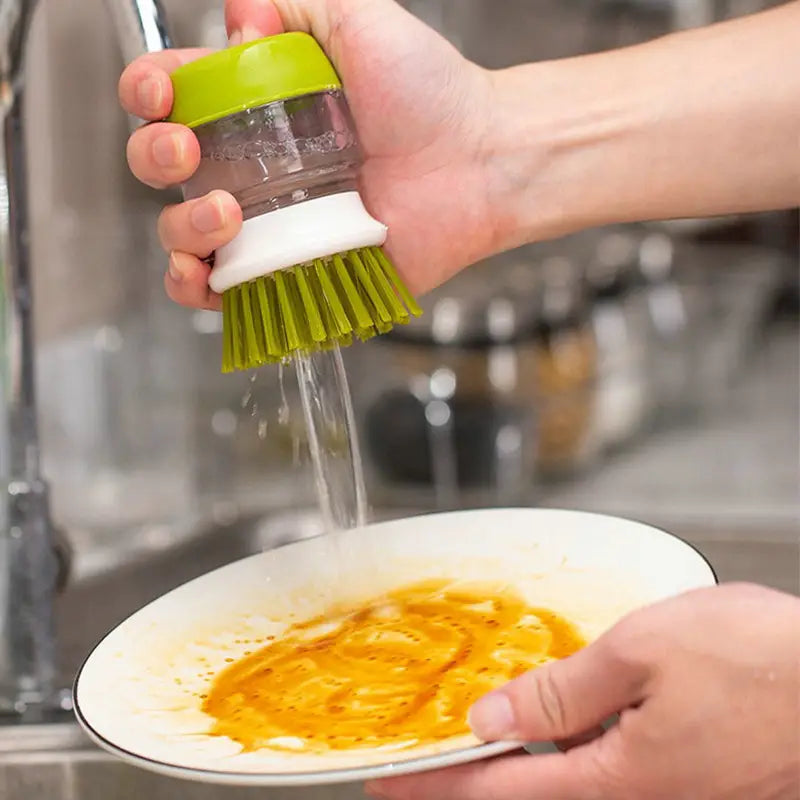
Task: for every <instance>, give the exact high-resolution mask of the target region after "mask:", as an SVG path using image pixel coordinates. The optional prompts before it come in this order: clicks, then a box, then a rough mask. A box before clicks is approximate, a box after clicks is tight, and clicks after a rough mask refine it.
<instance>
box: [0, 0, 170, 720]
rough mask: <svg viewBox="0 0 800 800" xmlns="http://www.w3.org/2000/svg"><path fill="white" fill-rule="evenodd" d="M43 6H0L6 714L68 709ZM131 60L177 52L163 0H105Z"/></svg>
mask: <svg viewBox="0 0 800 800" xmlns="http://www.w3.org/2000/svg"><path fill="white" fill-rule="evenodd" d="M37 4H38V3H37V0H0V121H1V122H2V133H3V143H2V148H0V276H2V281H0V714H1V713H10V714H21V713H24V712H26V711H32V710H35V709H48V708H58V707H63V704H62V693H61V692H60V691H59V687H58V686H57V685H56V681H57V676H56V648H55V625H54V598H55V593H56V585H57V575H58V555H57V549H56V535H55V531H54V527H53V524H52V521H51V518H50V512H49V503H48V491H47V484H46V482H45V481H44V480H43V478H42V475H41V467H40V458H39V437H38V430H37V421H36V386H35V369H34V367H35V361H34V352H35V351H34V343H33V318H32V312H33V298H32V294H31V264H30V242H29V236H30V228H29V220H28V205H27V204H28V191H27V190H28V186H27V174H26V153H25V128H24V124H23V119H24V116H23V115H24V103H25V53H26V43H27V41H28V32H29V28H30V22H31V18H32V16H33V13H34V10H35V8H36V6H37ZM106 5H107V6H108V10H109V12H110V13H111V17H112V19H113V22H114V27H115V30H116V32H117V37H118V40H119V45H120V49H121V51H122V55H123V57H124V58H125V60H126V61H130V60H132V59H133V58H135V57H136V56H138V55H141V54H142V53H145V52H153V51H157V50H162V49H165V48H167V47H170V46H171V41H170V37H169V34H168V32H167V26H166V20H165V17H164V13H163V9H162V8H161V2H160V0H106Z"/></svg>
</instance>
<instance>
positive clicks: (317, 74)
mask: <svg viewBox="0 0 800 800" xmlns="http://www.w3.org/2000/svg"><path fill="white" fill-rule="evenodd" d="M171 77H172V86H173V88H174V90H175V99H174V102H173V106H172V114H170V116H169V121H170V122H177V123H179V124H181V125H188V126H189V127H190V128H196V127H197V126H198V125H203V124H205V123H206V122H213V121H214V120H217V119H222V118H223V117H227V116H229V115H230V114H236V113H237V112H239V111H245V110H246V109H248V108H258V107H259V106H263V105H266V104H267V103H274V102H275V101H276V100H286V99H288V98H290V97H300V96H302V95H307V94H314V93H316V92H324V91H326V90H330V89H341V88H342V83H341V81H340V80H339V76H338V75H337V74H336V70H335V69H334V68H333V65H332V64H331V62H330V61H329V60H328V58H327V56H326V55H325V53H324V52H323V51H322V48H321V47H320V46H319V44H317V41H316V40H315V39H314V38H313V37H311V36H309V35H308V34H307V33H281V34H279V35H278V36H268V37H267V38H266V39H259V40H257V41H255V42H248V43H247V44H243V45H239V46H238V47H229V48H228V49H226V50H220V51H219V52H217V53H213V54H212V55H210V56H206V57H205V58H200V59H198V60H197V61H193V62H191V63H190V64H186V65H184V66H182V67H178V69H176V70H175V72H173V73H172V75H171Z"/></svg>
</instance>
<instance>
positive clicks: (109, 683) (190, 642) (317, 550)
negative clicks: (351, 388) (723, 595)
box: [75, 509, 716, 786]
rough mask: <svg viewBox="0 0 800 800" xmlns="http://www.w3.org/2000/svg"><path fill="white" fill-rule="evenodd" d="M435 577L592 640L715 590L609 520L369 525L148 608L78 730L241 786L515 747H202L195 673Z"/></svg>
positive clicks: (702, 569)
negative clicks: (339, 609) (349, 605)
mask: <svg viewBox="0 0 800 800" xmlns="http://www.w3.org/2000/svg"><path fill="white" fill-rule="evenodd" d="M341 564H346V565H347V566H346V568H342V567H340V565H341ZM426 578H452V579H456V580H462V579H463V580H467V581H471V580H479V581H493V582H494V581H497V582H502V583H503V584H505V585H509V586H512V587H513V588H515V589H516V590H517V591H519V592H520V593H521V594H522V595H523V596H524V597H525V599H526V600H527V601H528V602H530V603H531V604H534V605H537V606H540V607H548V608H551V609H553V610H554V611H556V612H558V613H560V614H563V615H564V616H566V617H567V618H568V619H569V620H570V621H571V622H573V623H575V624H576V625H577V626H578V627H579V629H580V630H581V632H582V633H583V635H584V636H585V637H586V639H587V640H592V639H595V638H596V637H597V636H598V635H600V634H601V633H602V632H603V631H604V630H606V629H607V628H609V627H610V626H611V625H613V624H614V623H615V622H616V621H617V620H618V619H619V618H620V617H622V616H623V615H624V614H626V613H627V612H629V611H631V610H633V609H634V608H637V607H639V606H642V605H644V604H647V603H650V602H653V601H657V600H660V599H663V598H666V597H669V596H671V595H674V594H678V593H680V592H683V591H686V590H689V589H694V588H698V587H703V586H711V585H713V584H714V583H715V582H716V577H715V575H714V572H713V570H712V569H711V567H710V566H709V564H708V562H707V561H706V560H705V559H704V558H703V556H702V555H700V553H698V552H697V551H696V550H694V549H693V548H692V547H691V546H689V545H688V544H686V543H685V542H683V541H681V540H680V539H678V538H676V537H674V536H672V535H670V534H667V533H664V532H663V531H660V530H656V529H654V528H650V527H648V526H646V525H642V524H639V523H636V522H630V521H627V520H620V519H615V518H613V517H604V516H598V515H594V514H583V513H578V512H571V511H551V510H540V509H494V510H487V511H467V512H456V513H449V514H437V515H433V516H425V517H415V518H411V519H404V520H398V521H394V522H387V523H383V524H380V525H373V526H369V527H367V528H364V529H361V530H355V531H348V532H346V533H343V534H339V535H337V536H335V537H319V538H317V539H311V540H305V541H301V542H297V543H295V544H291V545H288V546H286V547H282V548H279V549H277V550H272V551H270V552H267V553H262V554H260V555H256V556H252V557H250V558H246V559H244V560H242V561H238V562H236V563H233V564H230V565H228V566H226V567H223V568H221V569H218V570H216V571H214V572H212V573H210V574H208V575H205V576H203V577H201V578H198V579H197V580H194V581H191V582H190V583H187V584H185V585H184V586H181V587H180V588H178V589H175V590H174V591H172V592H170V593H169V594H167V595H165V596H164V597H162V598H160V599H158V600H156V601H154V602H153V603H151V604H150V605H148V606H146V607H145V608H143V609H142V610H141V611H139V612H137V613H136V614H134V615H133V616H132V617H130V618H129V619H127V620H126V621H125V622H123V623H122V624H121V625H120V626H119V627H117V628H116V629H114V630H113V631H112V632H111V633H109V634H108V635H107V636H106V637H105V639H103V641H102V642H101V643H100V644H99V645H98V646H97V648H96V649H95V650H94V652H93V653H92V654H91V655H90V656H89V658H88V659H87V660H86V662H85V663H84V665H83V667H82V668H81V670H80V672H79V674H78V677H77V680H76V682H75V709H76V712H77V715H78V719H79V720H80V722H81V724H82V725H83V726H84V728H85V729H86V730H87V732H88V733H89V735H90V736H91V737H92V738H93V739H94V740H95V741H96V742H97V743H98V744H99V745H100V746H101V747H104V748H105V749H107V750H109V751H111V752H112V753H115V754H116V755H117V756H119V757H121V758H123V759H125V760H126V761H129V762H131V763H133V764H136V765H137V766H140V767H143V768H145V769H149V770H152V771H155V772H161V773H164V774H168V775H172V776H174V777H182V778H189V779H193V780H199V781H206V782H211V783H221V784H236V785H242V786H290V785H295V786H299V785H310V784H323V783H343V782H350V781H362V780H367V779H372V778H377V777H384V776H388V775H400V774H404V773H409V772H418V771H422V770H428V769H434V768H439V767H444V766H450V765H454V764H459V763H465V762H468V761H474V760H477V759H481V758H486V757H488V756H492V755H496V754H498V753H501V752H507V751H509V750H513V749H517V748H519V744H510V743H495V744H490V745H485V744H481V743H480V742H479V741H478V740H477V739H474V738H473V737H462V738H460V739H457V740H448V741H445V742H442V743H439V744H438V745H435V746H426V747H415V748H412V749H407V750H397V749H395V750H391V749H385V748H384V749H372V750H354V751H348V752H344V753H342V752H339V753H331V754H325V755H311V754H301V753H286V752H279V751H272V750H260V751H257V752H250V753H242V752H240V750H241V748H240V746H239V745H238V744H236V743H235V742H234V741H232V740H230V739H227V738H222V737H219V736H210V735H208V733H207V731H208V730H209V729H210V726H211V724H212V722H213V720H212V719H211V717H209V716H208V715H206V714H205V713H204V712H203V711H202V710H201V709H200V700H199V699H198V698H197V696H196V695H197V694H199V693H201V690H202V689H205V688H206V687H207V685H208V681H209V677H201V676H206V675H207V673H216V672H218V671H219V670H221V669H223V668H224V667H225V666H227V664H228V663H230V662H229V661H226V659H236V658H237V657H239V656H241V655H243V653H244V651H245V650H246V649H247V647H248V645H247V644H242V640H248V639H253V638H262V637H265V636H268V635H280V633H281V632H282V631H283V630H285V629H286V628H287V627H288V626H289V625H291V624H292V623H294V622H298V621H301V620H303V619H308V618H311V617H313V616H315V615H316V614H318V613H320V612H322V611H324V610H325V608H326V606H327V605H329V604H330V603H331V601H332V600H336V601H338V600H341V599H347V600H366V599H368V598H370V597H373V596H375V595H379V594H381V593H383V592H385V591H387V590H390V589H395V588H398V587H400V586H402V585H405V584H409V583H413V582H416V581H419V580H424V579H426ZM332 587H336V591H337V594H336V595H335V597H334V596H332V595H331V592H332V591H333V589H332ZM343 587H346V589H344V588H343ZM342 591H346V593H347V595H348V596H347V598H342V597H341V592H342ZM237 642H238V643H237ZM250 647H252V645H250Z"/></svg>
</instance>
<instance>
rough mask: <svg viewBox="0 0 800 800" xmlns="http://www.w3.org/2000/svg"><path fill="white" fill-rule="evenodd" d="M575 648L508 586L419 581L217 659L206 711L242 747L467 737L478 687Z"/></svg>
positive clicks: (551, 618)
mask: <svg viewBox="0 0 800 800" xmlns="http://www.w3.org/2000/svg"><path fill="white" fill-rule="evenodd" d="M584 644H585V642H584V641H583V639H582V638H581V636H580V634H579V632H578V631H577V630H576V628H575V627H574V626H573V625H572V624H570V623H569V622H568V621H567V620H566V619H564V618H562V617H560V616H559V615H558V614H556V613H554V612H552V611H550V610H547V609H542V608H534V607H530V606H528V605H527V604H526V603H525V602H524V600H523V599H522V598H520V597H519V596H518V595H517V594H516V593H514V592H512V591H510V590H507V589H500V590H491V589H487V588H486V587H463V586H459V585H457V584H454V583H452V582H447V581H426V582H424V583H418V584H415V585H413V586H409V587H406V588H403V589H400V590H398V591H395V592H392V593H391V594H389V595H387V596H385V597H383V598H380V599H379V600H376V601H374V602H372V603H370V604H368V605H366V606H362V607H358V608H350V609H345V610H343V611H340V612H337V613H336V614H335V615H331V614H328V615H325V616H320V617H317V618H315V619H312V620H309V621H307V622H303V623H300V624H297V625H294V626H292V627H291V628H289V630H288V631H287V632H286V633H285V635H284V636H283V637H281V638H280V639H278V640H277V641H275V642H274V643H271V644H269V645H268V646H266V647H264V648H262V649H260V650H258V651H256V652H253V653H252V654H250V655H248V656H245V657H244V658H242V659H241V660H239V661H237V662H236V663H234V664H232V665H231V666H229V667H226V668H225V669H224V670H223V671H222V672H221V673H220V674H219V675H218V676H217V677H216V679H215V681H214V683H213V685H212V687H211V689H210V690H209V693H208V695H207V696H206V698H205V699H204V701H203V710H204V711H205V712H206V713H207V714H210V715H211V716H213V717H214V718H215V722H214V726H213V730H212V733H213V734H214V735H218V736H227V737H229V738H231V739H233V740H235V741H236V742H239V743H240V744H241V745H242V747H243V749H244V750H245V751H252V750H257V749H261V748H273V749H285V748H287V747H289V748H291V749H298V750H301V751H303V752H316V753H319V752H325V751H329V750H348V749H361V748H371V747H379V746H382V745H398V744H400V745H405V746H413V745H418V744H429V743H433V742H438V741H442V740H445V739H449V738H451V737H454V736H460V735H463V734H466V733H468V732H469V729H468V726H467V721H466V720H467V712H468V710H469V707H470V706H471V705H472V703H474V702H475V700H477V699H478V698H479V697H480V696H481V695H483V694H485V693H486V692H488V691H490V690H492V689H494V688H497V687H498V686H500V685H502V684H503V683H505V682H507V681H508V680H510V679H512V678H515V677H517V676H518V675H520V674H522V673H523V672H525V671H527V670H528V669H531V668H532V667H535V666H538V665H540V664H543V663H546V662H548V661H552V660H554V659H558V658H563V657H566V656H568V655H570V654H572V653H574V652H575V651H576V650H578V649H580V648H581V647H583V646H584ZM287 737H288V738H291V739H292V740H293V741H292V742H291V743H287V742H286V741H285V739H286V738H287ZM276 740H277V741H276Z"/></svg>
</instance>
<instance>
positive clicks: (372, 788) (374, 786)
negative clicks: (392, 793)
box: [364, 781, 389, 800]
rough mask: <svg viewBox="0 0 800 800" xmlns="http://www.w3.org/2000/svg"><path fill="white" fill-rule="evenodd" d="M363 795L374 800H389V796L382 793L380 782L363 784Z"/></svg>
mask: <svg viewBox="0 0 800 800" xmlns="http://www.w3.org/2000/svg"><path fill="white" fill-rule="evenodd" d="M364 794H366V795H367V797H373V798H374V799H375V800H389V795H388V794H386V793H385V792H384V791H383V786H382V784H381V783H380V781H368V782H367V783H365V784H364Z"/></svg>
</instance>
